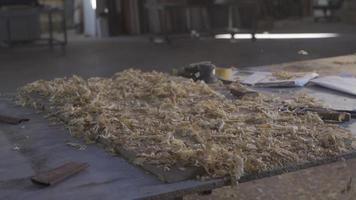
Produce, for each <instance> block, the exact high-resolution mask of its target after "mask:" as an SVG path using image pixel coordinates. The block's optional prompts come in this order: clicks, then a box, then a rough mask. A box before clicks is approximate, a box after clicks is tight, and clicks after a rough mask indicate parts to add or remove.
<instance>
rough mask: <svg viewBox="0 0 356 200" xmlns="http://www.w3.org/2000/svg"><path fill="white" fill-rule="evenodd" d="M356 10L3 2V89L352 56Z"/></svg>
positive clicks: (243, 3)
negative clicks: (131, 72) (121, 74)
mask: <svg viewBox="0 0 356 200" xmlns="http://www.w3.org/2000/svg"><path fill="white" fill-rule="evenodd" d="M355 10H356V1H354V0H0V85H1V88H0V91H14V90H15V89H16V88H17V87H19V86H21V85H23V84H25V83H27V82H30V81H34V80H37V79H42V78H44V79H49V78H54V77H62V76H66V75H71V74H78V75H82V76H84V77H89V76H110V75H111V74H113V73H115V72H117V71H120V70H122V69H125V68H129V67H136V68H141V69H143V70H159V71H171V69H172V68H173V67H180V66H183V65H187V64H189V63H194V62H198V61H212V62H214V63H215V64H217V65H218V66H221V67H229V66H234V67H251V66H264V65H270V64H278V63H284V62H292V61H298V60H307V59H315V58H323V57H331V56H337V55H345V54H350V53H354V52H355V49H356V45H355V39H356V36H355V33H356V27H355V24H356V12H355ZM13 77H16V78H13Z"/></svg>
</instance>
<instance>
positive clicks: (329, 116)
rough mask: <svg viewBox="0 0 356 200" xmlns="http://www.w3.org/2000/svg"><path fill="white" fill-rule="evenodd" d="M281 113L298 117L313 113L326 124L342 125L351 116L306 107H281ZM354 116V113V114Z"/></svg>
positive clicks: (347, 113)
mask: <svg viewBox="0 0 356 200" xmlns="http://www.w3.org/2000/svg"><path fill="white" fill-rule="evenodd" d="M279 111H281V112H292V113H295V114H298V115H304V114H305V113H307V112H314V113H316V114H318V115H319V117H320V118H321V119H322V120H323V121H326V122H335V123H343V122H348V121H350V120H351V117H352V114H351V113H350V112H348V111H341V110H333V109H327V108H308V107H294V108H291V107H289V106H283V107H282V108H280V109H279ZM354 114H356V113H354Z"/></svg>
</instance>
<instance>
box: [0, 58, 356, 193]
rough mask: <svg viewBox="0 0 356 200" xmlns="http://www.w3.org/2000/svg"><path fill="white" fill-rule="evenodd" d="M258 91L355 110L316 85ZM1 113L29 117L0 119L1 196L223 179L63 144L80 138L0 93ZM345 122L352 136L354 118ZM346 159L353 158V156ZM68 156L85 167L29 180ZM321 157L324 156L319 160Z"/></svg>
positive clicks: (198, 187)
mask: <svg viewBox="0 0 356 200" xmlns="http://www.w3.org/2000/svg"><path fill="white" fill-rule="evenodd" d="M293 65H296V64H293ZM276 69H278V67H277V68H276ZM283 69H285V68H283ZM303 69H304V68H303ZM263 92H272V93H278V94H280V95H282V96H283V95H287V96H288V95H291V94H294V93H295V92H306V93H309V94H311V95H312V96H314V97H316V98H319V99H320V100H323V101H325V102H326V103H327V104H329V105H330V106H331V107H333V108H337V109H349V110H353V109H356V98H355V97H353V96H349V95H344V94H342V93H338V92H332V91H330V90H327V89H323V88H320V87H314V86H309V87H306V88H300V89H269V90H265V89H264V90H263ZM0 112H1V114H3V115H11V116H17V117H25V118H30V119H31V120H30V121H29V122H26V123H23V124H20V125H7V124H0V160H1V161H0V200H2V199H11V200H13V199H14V200H16V199H27V200H31V199H36V200H42V199H43V200H47V199H51V200H57V199H58V200H62V199H66V200H71V199H73V200H74V199H75V200H77V199H78V200H80V199H85V200H90V199H102V200H106V199H108V200H109V199H110V200H112V199H158V198H165V199H166V198H175V197H180V196H182V195H184V194H188V193H195V192H201V191H207V190H211V189H214V188H218V187H222V186H224V185H225V184H227V181H226V180H223V179H218V180H211V181H205V182H204V181H196V180H188V181H182V182H178V183H171V184H165V183H163V182H161V181H160V180H158V179H157V178H156V177H155V176H153V175H151V174H149V173H147V172H145V171H144V170H142V169H140V168H139V167H136V166H134V165H131V164H129V163H128V162H127V161H126V160H124V159H123V158H121V157H120V156H113V155H110V153H108V152H105V151H104V150H103V149H102V148H101V147H99V146H97V145H95V144H92V145H88V146H87V148H86V149H85V150H78V149H76V148H74V147H71V146H68V145H67V144H66V143H68V142H74V143H81V144H83V142H82V141H80V140H76V139H73V138H72V137H71V136H70V134H69V133H68V130H66V129H65V128H64V127H63V126H61V125H50V123H49V122H48V121H47V120H46V119H45V118H44V117H43V116H42V115H41V114H38V113H35V112H34V111H33V110H32V109H28V108H22V107H19V106H15V104H14V103H12V101H11V99H9V98H6V97H1V98H0ZM344 126H345V127H346V128H348V129H350V130H351V131H352V133H353V134H355V135H356V123H355V121H354V120H353V121H352V122H350V123H347V124H344ZM347 158H348V159H353V158H354V155H350V156H348V157H347ZM67 161H78V162H86V163H88V164H89V165H90V167H89V168H88V169H87V170H85V171H84V172H81V173H80V174H78V175H76V176H74V177H72V178H70V179H69V180H66V181H64V182H62V183H59V184H58V185H55V186H52V187H48V188H43V187H40V186H36V185H34V184H32V183H31V181H30V177H31V176H32V175H34V174H35V173H36V172H41V171H46V170H48V169H51V168H53V167H57V166H59V165H62V164H63V163H65V162H67ZM330 161H334V160H330ZM326 162H328V161H325V162H321V163H319V164H322V163H326ZM313 165H317V163H315V164H311V165H305V166H304V167H303V166H300V168H305V167H311V166H313ZM297 169H299V167H294V168H293V167H292V168H291V169H289V170H288V169H286V170H285V171H294V170H297ZM280 173H282V171H281V170H279V171H278V170H277V171H276V172H271V173H266V174H264V175H263V176H270V175H275V174H280ZM254 178H260V177H243V178H242V179H243V181H248V180H252V179H254Z"/></svg>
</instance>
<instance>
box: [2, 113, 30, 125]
mask: <svg viewBox="0 0 356 200" xmlns="http://www.w3.org/2000/svg"><path fill="white" fill-rule="evenodd" d="M27 121H30V119H27V118H17V117H11V116H5V115H0V123H5V124H12V125H17V124H21V123H22V122H27Z"/></svg>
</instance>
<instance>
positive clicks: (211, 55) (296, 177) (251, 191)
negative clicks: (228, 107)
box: [0, 22, 356, 200]
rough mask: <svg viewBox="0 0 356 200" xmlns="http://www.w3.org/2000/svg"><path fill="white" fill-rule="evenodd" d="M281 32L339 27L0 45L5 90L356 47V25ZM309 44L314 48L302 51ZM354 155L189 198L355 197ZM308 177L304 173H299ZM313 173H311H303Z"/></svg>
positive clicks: (0, 86)
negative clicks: (270, 36)
mask: <svg viewBox="0 0 356 200" xmlns="http://www.w3.org/2000/svg"><path fill="white" fill-rule="evenodd" d="M274 31H276V32H288V33H296V32H299V33H303V32H314V33H318V32H320V33H326V32H332V33H340V37H337V38H330V39H303V40H259V41H257V42H255V43H253V42H251V41H249V40H239V41H237V42H235V43H231V42H230V41H229V40H213V39H209V38H204V39H200V40H190V39H177V40H173V42H172V43H171V44H169V45H167V44H153V43H150V42H149V41H148V39H147V37H121V38H112V39H105V40H91V39H89V38H83V37H77V36H72V37H71V38H70V42H69V44H68V46H67V48H66V52H65V54H62V52H61V51H60V49H55V50H53V51H50V50H49V49H48V48H47V47H43V48H38V47H36V48H33V47H21V48H11V49H8V48H1V47H0V92H14V91H15V90H16V88H18V87H20V86H22V85H24V84H26V83H28V82H31V81H34V80H37V79H52V78H55V77H63V76H70V75H72V74H78V75H81V76H85V77H90V76H110V75H112V74H113V73H115V72H117V71H120V70H122V69H125V68H130V67H137V68H141V69H143V70H159V71H170V70H171V69H172V68H174V67H179V66H183V65H186V64H189V63H192V62H198V61H204V60H210V61H213V62H214V63H216V64H217V65H218V66H236V67H249V66H263V65H270V64H278V63H284V62H292V61H298V60H308V59H316V58H323V57H332V56H339V55H345V54H352V53H355V52H356V27H355V26H352V25H343V24H331V23H320V24H312V23H299V22H294V23H289V22H281V23H278V24H276V29H275V30H274ZM300 50H305V51H307V52H308V53H309V54H308V55H300V54H298V51H300ZM355 167H356V161H350V162H347V163H344V162H339V163H336V164H333V165H328V166H323V167H318V168H314V169H308V170H303V171H299V172H294V173H290V174H285V175H281V176H276V177H272V178H266V179H262V180H259V181H253V182H250V183H245V184H241V185H239V186H238V187H237V188H223V189H219V190H216V191H214V192H213V194H212V195H210V196H201V197H198V196H196V195H194V196H189V197H186V199H187V200H190V199H204V200H205V199H352V197H353V196H354V195H355V194H356V192H355V190H354V189H353V188H354V183H353V182H352V180H353V179H355V178H356V175H355V173H354V171H353V170H352V169H353V168H355ZM301 177H303V178H301ZM305 177H307V178H305Z"/></svg>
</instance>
